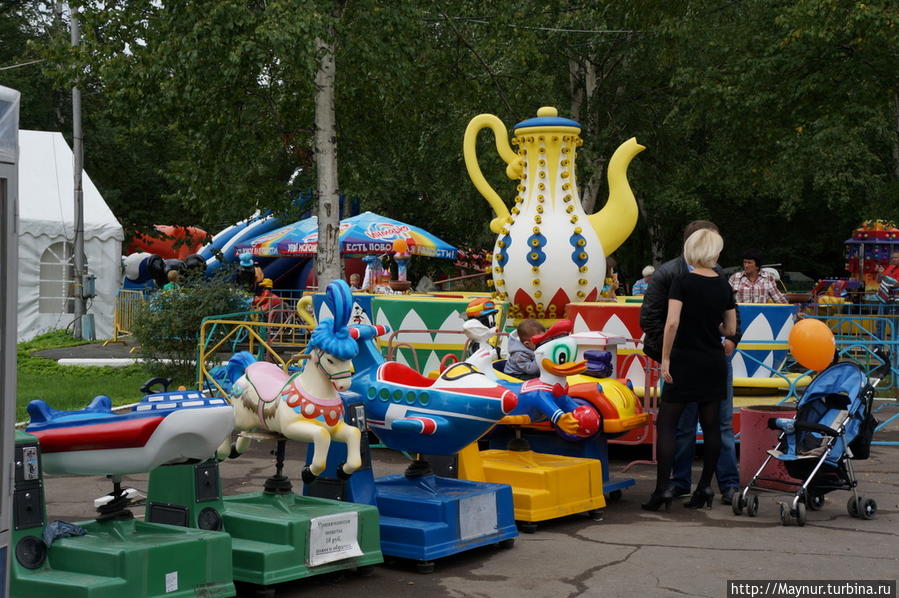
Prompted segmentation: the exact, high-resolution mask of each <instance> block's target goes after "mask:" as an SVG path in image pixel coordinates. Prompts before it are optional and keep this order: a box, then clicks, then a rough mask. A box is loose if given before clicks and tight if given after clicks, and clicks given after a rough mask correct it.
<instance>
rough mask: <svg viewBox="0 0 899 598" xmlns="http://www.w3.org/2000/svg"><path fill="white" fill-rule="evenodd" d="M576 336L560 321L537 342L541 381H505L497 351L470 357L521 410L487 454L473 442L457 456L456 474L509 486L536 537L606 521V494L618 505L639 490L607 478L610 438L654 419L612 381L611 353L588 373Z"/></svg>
mask: <svg viewBox="0 0 899 598" xmlns="http://www.w3.org/2000/svg"><path fill="white" fill-rule="evenodd" d="M570 331H571V322H569V321H567V320H561V321H559V322H557V323H556V324H554V325H553V326H552V327H551V328H550V329H549V330H548V331H547V332H546V333H545V334H543V335H538V336H535V337H534V338H533V339H532V340H534V342H536V343H538V346H537V348H536V350H535V361H536V363H537V364H538V366H539V370H540V375H539V377H538V378H536V379H532V380H528V381H525V382H522V381H520V380H516V379H514V378H512V377H511V376H508V375H506V374H505V373H504V372H503V371H502V367H503V364H504V362H503V361H502V360H499V361H496V360H493V355H492V353H493V350H492V348H489V349H481V350H479V351H477V352H476V353H475V354H474V355H473V356H472V358H471V361H472V363H473V364H475V366H476V367H478V368H479V369H482V370H484V371H489V372H490V375H492V376H496V377H497V378H498V379H499V382H500V384H503V385H504V386H506V387H507V388H509V389H510V390H512V391H513V392H516V393H517V396H518V406H517V407H516V408H515V409H514V410H513V411H512V412H511V413H510V414H509V415H508V416H507V417H505V418H503V419H502V420H500V424H501V425H500V426H498V427H497V429H496V430H495V431H494V432H493V433H492V434H491V435H490V438H489V443H490V447H491V448H490V449H489V450H479V449H478V446H477V445H476V444H472V445H469V446H468V447H466V448H465V449H464V450H463V451H462V452H461V453H460V454H459V457H458V475H459V477H460V478H463V479H472V480H485V481H499V480H502V481H505V482H506V483H509V484H510V485H511V486H512V491H513V494H514V497H515V518H516V520H518V522H519V528H520V529H521V530H522V531H526V532H532V531H535V530H536V524H537V522H540V521H546V520H549V519H555V518H558V517H564V516H567V515H572V514H576V513H587V514H588V515H589V516H591V517H592V518H594V519H597V520H599V519H601V516H602V509H603V508H604V507H605V506H606V500H605V496H604V495H611V496H612V498H613V499H616V498H618V497H620V496H621V490H622V489H623V488H626V487H628V486H631V485H633V484H634V480H632V479H619V480H614V481H613V480H611V479H610V478H609V475H608V450H607V438H608V437H609V436H613V435H615V434H616V433H621V432H623V431H627V430H630V429H633V428H635V427H639V426H645V425H646V424H647V423H648V419H649V414H648V413H644V412H643V411H642V407H641V406H640V403H639V401H638V400H637V398H636V396H635V395H634V394H633V391H632V390H631V389H630V388H628V387H627V386H626V385H625V384H623V383H622V382H620V381H618V380H614V379H611V378H609V376H610V374H611V372H612V365H611V353H609V352H607V351H603V352H588V357H590V361H591V365H593V366H594V367H593V368H591V369H590V370H587V361H585V360H582V359H581V360H578V356H579V353H578V344H577V340H576V338H575V337H572V336H569V332H570ZM594 340H596V339H594ZM603 360H604V362H603V365H602V366H597V365H596V363H597V361H603ZM597 369H599V370H601V371H597ZM584 374H587V375H584ZM597 376H600V377H601V379H600V378H597ZM502 424H505V425H502Z"/></svg>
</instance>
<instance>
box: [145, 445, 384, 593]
mask: <svg viewBox="0 0 899 598" xmlns="http://www.w3.org/2000/svg"><path fill="white" fill-rule="evenodd" d="M269 481H270V482H271V479H270V480H269ZM279 484H280V485H279V490H280V491H277V492H254V493H249V494H237V495H234V496H227V497H224V498H222V496H221V481H220V479H219V474H218V464H217V463H216V462H215V461H207V462H205V463H199V464H195V465H178V466H170V467H165V468H160V469H157V470H156V471H154V472H152V473H151V474H150V485H149V491H148V496H147V520H148V521H158V522H160V521H165V522H167V523H177V524H179V525H187V526H190V527H205V528H207V529H221V530H223V531H225V532H227V533H228V534H229V535H230V536H231V542H232V555H233V567H234V579H235V580H236V581H241V582H246V583H252V584H256V585H262V586H267V585H271V584H276V583H281V582H285V581H291V580H295V579H301V578H305V577H310V576H312V575H320V574H322V573H329V572H332V571H341V570H345V569H355V568H359V567H366V566H369V565H375V564H378V563H381V562H383V560H384V559H383V556H382V555H381V550H380V545H381V539H380V528H379V521H378V511H377V509H376V508H375V507H372V506H369V505H359V504H352V503H345V502H340V501H336V500H329V499H322V498H312V497H304V496H298V495H296V494H294V493H293V492H291V491H290V483H289V482H288V481H287V480H286V478H280V479H279ZM276 486H278V484H276ZM350 514H355V518H356V526H357V527H356V537H355V539H356V542H357V543H358V545H359V549H360V550H361V555H358V556H351V557H349V558H342V559H340V560H335V561H331V562H325V563H321V564H311V562H310V559H311V555H310V529H311V526H312V524H313V520H317V518H320V517H331V518H337V519H340V515H350ZM350 516H351V517H352V515H350ZM319 521H320V520H319Z"/></svg>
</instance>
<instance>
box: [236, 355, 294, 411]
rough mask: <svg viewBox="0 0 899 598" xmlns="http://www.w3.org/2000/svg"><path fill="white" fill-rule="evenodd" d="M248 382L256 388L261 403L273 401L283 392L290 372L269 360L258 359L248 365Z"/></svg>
mask: <svg viewBox="0 0 899 598" xmlns="http://www.w3.org/2000/svg"><path fill="white" fill-rule="evenodd" d="M245 376H246V378H247V382H249V383H250V384H251V385H252V386H253V388H254V389H255V390H256V396H258V397H259V401H260V403H271V402H272V401H274V400H276V399H277V398H278V396H279V395H280V394H281V389H282V388H284V385H285V384H287V381H288V380H290V374H288V373H286V372H285V371H284V370H282V369H281V368H280V367H278V366H277V365H275V364H273V363H269V362H268V361H257V362H256V363H251V364H250V365H248V366H247V371H246V373H245Z"/></svg>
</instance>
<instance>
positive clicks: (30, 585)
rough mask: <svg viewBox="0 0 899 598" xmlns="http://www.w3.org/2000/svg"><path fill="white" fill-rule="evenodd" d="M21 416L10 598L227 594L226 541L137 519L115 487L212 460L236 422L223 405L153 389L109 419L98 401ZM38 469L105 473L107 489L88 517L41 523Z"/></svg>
mask: <svg viewBox="0 0 899 598" xmlns="http://www.w3.org/2000/svg"><path fill="white" fill-rule="evenodd" d="M28 413H29V415H30V416H31V423H30V424H29V426H28V428H27V432H28V433H22V432H17V433H16V449H15V450H16V458H15V463H16V468H15V494H14V501H13V503H14V509H13V511H14V530H15V531H14V532H13V542H14V546H15V551H14V556H13V558H12V559H11V560H12V562H11V577H10V595H11V596H15V597H17V598H39V597H42V596H48V597H52V598H65V597H69V596H72V597H74V596H78V597H88V598H107V597H108V598H113V597H119V596H148V597H151V596H152V597H156V596H166V597H169V596H179V597H185V598H187V597H188V596H197V595H200V594H201V593H206V595H209V596H222V597H226V596H233V595H234V585H233V582H232V570H231V539H230V538H229V537H228V535H226V534H222V533H219V532H217V531H210V530H209V529H187V528H185V527H176V526H172V525H164V524H159V523H148V522H143V521H139V520H135V519H134V518H133V516H132V514H131V512H130V511H129V510H128V507H129V506H130V505H131V504H132V502H133V496H132V493H130V492H129V491H126V490H122V488H121V480H122V476H123V475H126V474H132V473H142V472H146V471H151V470H154V469H155V470H157V471H158V470H165V469H166V468H168V467H177V465H172V464H176V463H183V462H185V461H202V460H205V459H207V458H208V457H209V456H210V455H211V454H213V452H214V451H215V447H216V446H218V445H219V444H220V443H221V441H222V438H224V437H226V436H227V434H228V431H229V430H230V429H231V427H232V426H233V422H234V414H233V411H232V409H231V408H230V406H228V405H227V403H226V402H225V401H224V400H222V399H207V398H205V397H203V396H202V395H201V394H200V393H197V392H192V391H183V392H182V391H179V392H168V393H154V394H150V395H147V396H146V397H144V398H143V399H142V400H141V401H140V402H139V403H138V404H137V405H135V406H134V407H133V408H132V409H131V411H129V412H127V413H124V414H115V413H113V412H112V410H111V402H110V400H109V397H105V396H101V397H97V398H96V399H94V401H93V402H91V404H90V405H89V406H88V407H87V408H85V409H82V410H80V411H56V410H54V409H51V408H50V407H49V406H48V405H47V404H46V403H44V402H43V401H32V402H31V403H30V404H29V405H28ZM44 472H46V473H51V474H78V475H106V476H108V477H109V478H110V479H111V480H112V482H113V491H112V493H110V494H109V495H107V496H106V497H104V498H102V499H98V500H97V501H95V504H96V505H97V511H98V515H97V518H96V519H95V520H93V521H86V522H81V523H78V524H76V525H74V526H72V525H66V524H62V523H61V522H54V523H50V524H49V525H48V522H47V515H46V508H45V502H44V485H43V474H44Z"/></svg>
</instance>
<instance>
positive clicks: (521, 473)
mask: <svg viewBox="0 0 899 598" xmlns="http://www.w3.org/2000/svg"><path fill="white" fill-rule="evenodd" d="M459 478H460V479H463V480H471V481H476V482H494V483H498V484H509V485H510V486H512V496H513V500H514V503H515V520H516V521H529V522H537V521H546V520H548V519H556V518H557V517H565V516H567V515H573V514H575V513H585V512H589V511H594V510H597V509H602V508H604V507H605V506H606V499H605V497H604V496H603V493H602V464H601V463H600V462H599V461H598V460H596V459H581V458H579V457H565V456H562V455H549V454H545V453H535V452H533V451H507V450H495V449H492V450H486V451H478V449H477V445H476V444H475V445H470V446H468V447H466V448H464V449H463V450H462V451H461V452H460V453H459Z"/></svg>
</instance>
